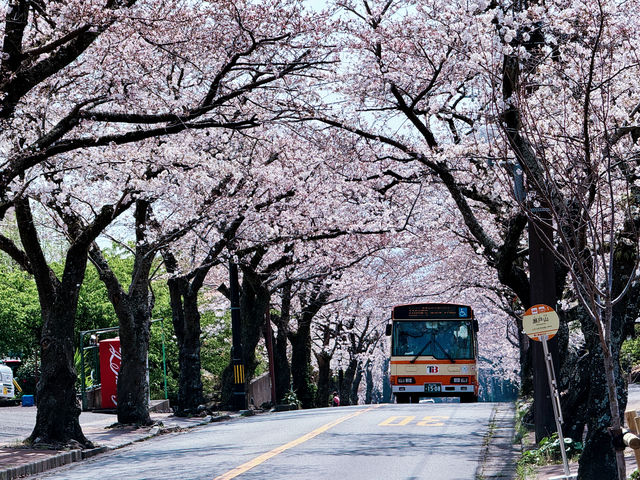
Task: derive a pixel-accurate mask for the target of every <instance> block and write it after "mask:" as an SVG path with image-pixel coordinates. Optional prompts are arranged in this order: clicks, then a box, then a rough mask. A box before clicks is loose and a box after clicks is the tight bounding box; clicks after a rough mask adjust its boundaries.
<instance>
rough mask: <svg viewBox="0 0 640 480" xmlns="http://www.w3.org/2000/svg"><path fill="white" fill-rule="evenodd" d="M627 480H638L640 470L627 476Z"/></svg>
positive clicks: (639, 479)
mask: <svg viewBox="0 0 640 480" xmlns="http://www.w3.org/2000/svg"><path fill="white" fill-rule="evenodd" d="M629 480H640V470H634V471H633V473H632V474H631V475H630V476H629Z"/></svg>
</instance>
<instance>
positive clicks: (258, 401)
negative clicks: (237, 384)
mask: <svg viewBox="0 0 640 480" xmlns="http://www.w3.org/2000/svg"><path fill="white" fill-rule="evenodd" d="M268 402H271V377H269V373H268V372H267V373H263V374H262V375H260V376H259V377H258V378H254V379H253V380H251V382H250V383H249V405H253V406H255V407H260V406H261V405H262V404H263V403H268Z"/></svg>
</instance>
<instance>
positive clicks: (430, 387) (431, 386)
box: [424, 383, 441, 393]
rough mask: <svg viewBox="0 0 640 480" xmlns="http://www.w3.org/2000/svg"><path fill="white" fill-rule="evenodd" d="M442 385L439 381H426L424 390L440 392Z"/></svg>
mask: <svg viewBox="0 0 640 480" xmlns="http://www.w3.org/2000/svg"><path fill="white" fill-rule="evenodd" d="M440 389H441V385H440V384H439V383H425V384H424V391H425V392H427V393H438V392H440V391H441V390H440Z"/></svg>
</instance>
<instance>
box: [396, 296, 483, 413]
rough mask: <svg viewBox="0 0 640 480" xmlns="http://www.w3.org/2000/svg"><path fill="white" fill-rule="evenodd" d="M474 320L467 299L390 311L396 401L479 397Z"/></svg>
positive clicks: (474, 399)
mask: <svg viewBox="0 0 640 480" xmlns="http://www.w3.org/2000/svg"><path fill="white" fill-rule="evenodd" d="M477 332H478V321H477V320H476V319H475V317H474V315H473V310H472V308H471V307H470V306H468V305H454V304H446V303H417V304H410V305H398V306H396V307H394V308H393V311H392V313H391V323H389V324H388V325H387V331H386V333H387V335H390V336H391V365H390V368H391V372H390V373H391V375H390V376H391V389H392V392H393V395H394V396H395V399H396V402H397V403H418V402H419V401H420V398H421V397H430V398H432V397H458V398H460V402H463V403H470V402H477V401H478V367H477V360H478V337H477Z"/></svg>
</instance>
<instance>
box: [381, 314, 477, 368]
mask: <svg viewBox="0 0 640 480" xmlns="http://www.w3.org/2000/svg"><path fill="white" fill-rule="evenodd" d="M469 332H470V326H469V322H468V321H457V320H455V321H453V320H449V321H436V320H422V321H399V322H395V323H394V327H393V346H392V355H395V356H415V357H417V356H431V357H434V358H437V359H447V360H453V359H471V358H473V344H472V341H471V335H469Z"/></svg>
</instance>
